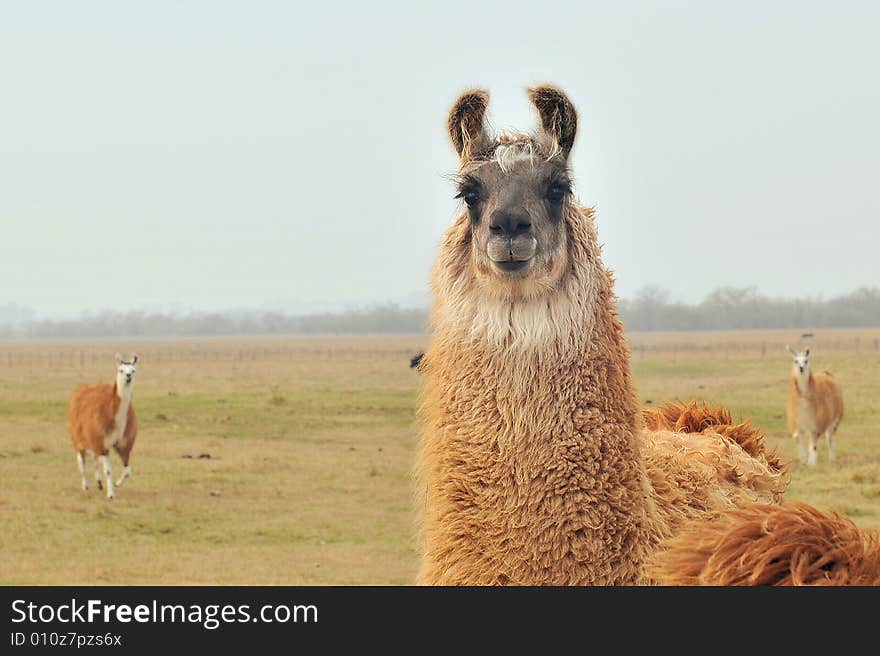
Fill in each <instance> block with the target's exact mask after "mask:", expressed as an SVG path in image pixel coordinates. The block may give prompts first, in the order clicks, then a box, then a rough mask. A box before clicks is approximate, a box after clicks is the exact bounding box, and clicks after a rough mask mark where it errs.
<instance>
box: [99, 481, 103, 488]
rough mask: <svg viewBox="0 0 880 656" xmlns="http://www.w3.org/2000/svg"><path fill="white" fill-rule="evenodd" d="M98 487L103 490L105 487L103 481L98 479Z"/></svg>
mask: <svg viewBox="0 0 880 656" xmlns="http://www.w3.org/2000/svg"><path fill="white" fill-rule="evenodd" d="M98 489H99V490H103V489H104V484H103V483H101V481H98Z"/></svg>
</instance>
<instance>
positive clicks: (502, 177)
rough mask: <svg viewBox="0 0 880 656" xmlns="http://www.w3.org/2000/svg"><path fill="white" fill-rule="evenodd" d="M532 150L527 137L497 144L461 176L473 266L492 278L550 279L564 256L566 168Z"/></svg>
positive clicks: (498, 280) (499, 281) (567, 198)
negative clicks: (492, 154) (470, 236)
mask: <svg viewBox="0 0 880 656" xmlns="http://www.w3.org/2000/svg"><path fill="white" fill-rule="evenodd" d="M533 153H534V147H533V144H532V143H531V142H529V141H521V142H518V143H513V144H500V145H498V146H497V147H496V150H495V153H494V156H493V158H492V159H490V160H488V161H484V162H475V163H472V164H471V165H470V166H468V167H467V168H466V169H465V171H464V172H463V173H462V174H461V175H460V177H459V189H458V192H459V193H458V197H459V198H461V199H462V200H463V201H464V203H465V205H466V206H467V212H468V214H469V216H470V227H471V235H472V238H471V240H470V247H471V257H472V264H473V269H474V271H475V272H476V273H477V275H478V276H480V277H483V278H485V279H488V281H490V282H492V281H494V282H495V283H496V284H501V285H503V284H504V282H505V281H510V282H513V281H519V282H523V279H532V281H533V282H537V281H538V280H540V279H548V280H546V282H547V283H548V284H549V285H552V284H553V283H554V282H555V280H554V278H555V277H557V276H558V274H559V272H560V271H559V270H560V269H561V267H559V266H558V264H559V262H560V260H564V256H565V246H566V232H565V223H564V221H563V217H564V216H565V211H566V205H567V203H569V202H570V200H571V182H570V179H569V175H568V170H567V168H566V166H565V162H564V161H562V160H560V159H559V158H552V159H550V160H549V161H547V160H544V159H543V158H539V157H536V156H535V155H534V154H533Z"/></svg>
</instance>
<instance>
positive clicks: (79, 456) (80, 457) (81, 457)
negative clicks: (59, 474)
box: [76, 451, 89, 490]
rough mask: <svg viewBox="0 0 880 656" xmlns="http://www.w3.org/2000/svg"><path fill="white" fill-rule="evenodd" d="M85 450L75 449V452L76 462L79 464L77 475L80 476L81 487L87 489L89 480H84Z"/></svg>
mask: <svg viewBox="0 0 880 656" xmlns="http://www.w3.org/2000/svg"><path fill="white" fill-rule="evenodd" d="M85 455H86V452H85V451H77V453H76V464H77V465H78V466H79V475H80V476H82V489H84V490H88V489H89V482H88V481H87V480H86V459H85Z"/></svg>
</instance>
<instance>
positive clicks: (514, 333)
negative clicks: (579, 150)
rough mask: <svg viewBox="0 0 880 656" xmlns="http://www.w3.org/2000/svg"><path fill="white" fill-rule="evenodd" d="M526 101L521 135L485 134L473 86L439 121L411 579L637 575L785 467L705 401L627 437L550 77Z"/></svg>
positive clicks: (483, 581)
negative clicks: (676, 536) (531, 112)
mask: <svg viewBox="0 0 880 656" xmlns="http://www.w3.org/2000/svg"><path fill="white" fill-rule="evenodd" d="M529 97H530V99H531V101H532V103H533V104H534V105H535V107H536V108H537V110H538V114H539V117H540V124H541V127H540V129H539V131H538V132H537V133H535V134H532V135H526V134H503V135H500V136H497V137H495V136H492V135H490V133H489V131H488V129H487V128H486V125H485V120H484V119H485V112H486V108H487V105H488V94H487V93H486V92H484V91H481V90H476V91H469V92H467V93H465V94H463V95H462V96H461V97H460V98H459V99H458V101H457V102H456V103H455V105H454V106H453V108H452V111H451V112H450V115H449V122H448V128H449V134H450V137H451V139H452V143H453V145H454V146H455V149H456V151H457V152H458V154H459V157H460V170H459V175H458V192H459V193H458V197H460V198H461V199H462V200H463V201H464V203H465V205H466V208H464V209H463V211H462V212H461V214H460V215H459V216H458V218H457V219H456V220H455V221H454V223H453V224H452V226H451V227H450V228H449V229H448V230H447V232H446V235H445V237H444V239H443V241H442V244H441V246H440V252H439V255H438V258H437V262H436V265H435V268H434V272H433V275H432V281H431V287H432V292H433V294H434V297H435V299H434V303H433V307H432V310H431V326H432V335H431V339H430V344H429V346H428V349H427V351H426V353H425V357H424V359H423V360H422V362H421V365H420V369H421V370H422V373H423V374H424V376H423V383H424V387H423V390H422V399H421V407H420V417H421V419H422V421H423V431H422V438H421V443H420V450H419V458H418V467H417V470H418V479H419V487H418V489H417V491H416V494H417V496H416V499H417V504H418V507H419V508H420V509H421V511H422V512H421V515H422V540H423V552H422V553H423V557H422V564H421V568H420V571H419V574H418V581H419V582H420V583H423V584H466V585H492V584H626V583H646V582H650V581H649V579H647V578H646V574H645V566H646V563H647V561H648V558H649V556H650V555H651V554H652V552H653V551H654V550H655V549H656V548H657V545H658V544H659V542H660V541H661V539H663V538H666V537H669V536H670V535H672V534H673V533H674V532H675V531H676V530H677V528H678V527H679V526H680V525H682V524H683V523H684V522H686V521H688V520H693V519H706V518H711V517H715V516H717V515H718V514H719V513H720V512H721V511H722V510H724V509H726V508H729V507H731V506H734V505H740V504H745V503H749V502H755V501H760V502H767V503H776V502H779V501H780V498H781V494H782V492H783V490H784V488H785V484H786V478H785V475H784V472H783V471H782V468H781V466H780V465H779V462H778V460H777V459H776V458H775V457H774V456H773V455H772V454H767V453H766V452H765V451H764V447H763V436H762V435H761V434H760V432H759V431H757V430H756V429H755V428H754V427H752V426H750V425H747V424H732V423H731V420H730V417H729V414H728V413H726V411H725V410H724V409H723V408H706V407H702V408H700V407H698V406H696V405H695V404H692V405H689V406H669V407H666V408H664V409H662V410H661V412H660V414H658V415H657V416H656V417H654V423H653V424H652V428H653V429H652V430H650V431H644V430H643V418H642V416H641V413H640V412H639V409H638V406H637V402H636V395H635V391H634V388H633V382H632V377H631V375H630V366H629V351H628V349H627V347H626V344H625V341H624V335H623V327H622V325H621V322H620V321H619V319H618V317H617V311H616V299H615V296H614V292H613V278H612V275H611V273H610V272H609V271H608V270H607V269H606V268H605V267H604V265H603V264H602V261H601V259H600V247H599V243H598V239H597V236H596V229H595V226H594V220H593V210H592V209H591V208H588V207H584V206H582V205H580V204H579V203H578V202H577V201H576V200H575V198H574V196H573V193H572V183H571V174H570V171H569V167H568V157H569V153H570V151H571V148H572V145H573V143H574V139H575V133H576V129H577V115H576V113H575V109H574V107H573V105H572V104H571V102H570V101H569V99H568V98H567V97H566V96H565V94H564V93H563V92H562V91H560V90H558V89H556V88H553V87H549V86H542V87H537V88H533V89H530V90H529ZM697 426H699V430H693V431H692V430H690V429H691V428H695V427H697Z"/></svg>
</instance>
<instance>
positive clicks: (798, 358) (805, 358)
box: [788, 348, 810, 375]
mask: <svg viewBox="0 0 880 656" xmlns="http://www.w3.org/2000/svg"><path fill="white" fill-rule="evenodd" d="M788 351H789V353H791V356H792V362H793V371H794V373H795V375H798V374H801V375H803V374H805V373H809V369H810V349H806V350H804V351H803V352H800V351H794V350H792V349H791V348H789V349H788Z"/></svg>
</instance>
